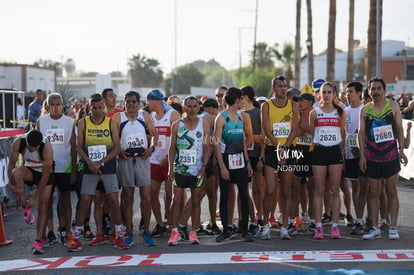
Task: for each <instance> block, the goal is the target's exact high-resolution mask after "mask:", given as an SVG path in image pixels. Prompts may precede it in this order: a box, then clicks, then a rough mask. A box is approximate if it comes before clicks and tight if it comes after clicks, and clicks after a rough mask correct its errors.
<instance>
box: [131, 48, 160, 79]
mask: <svg viewBox="0 0 414 275" xmlns="http://www.w3.org/2000/svg"><path fill="white" fill-rule="evenodd" d="M159 66H160V63H159V62H158V60H157V59H155V58H147V57H146V56H145V55H141V54H138V55H133V56H132V57H131V58H129V59H128V67H129V70H128V73H129V75H130V76H131V84H132V86H133V87H159V86H160V84H161V82H162V80H163V76H162V75H163V72H162V70H161V69H160V67H159Z"/></svg>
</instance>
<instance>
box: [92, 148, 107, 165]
mask: <svg viewBox="0 0 414 275" xmlns="http://www.w3.org/2000/svg"><path fill="white" fill-rule="evenodd" d="M88 156H89V159H90V160H91V161H96V162H99V161H101V160H103V159H104V157H106V146H105V145H95V146H88Z"/></svg>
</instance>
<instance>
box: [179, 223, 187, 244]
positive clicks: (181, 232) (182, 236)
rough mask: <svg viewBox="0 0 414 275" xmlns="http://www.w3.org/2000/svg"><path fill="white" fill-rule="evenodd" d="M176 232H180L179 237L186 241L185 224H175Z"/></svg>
mask: <svg viewBox="0 0 414 275" xmlns="http://www.w3.org/2000/svg"><path fill="white" fill-rule="evenodd" d="M177 230H178V233H180V237H181V239H182V240H184V241H188V231H187V226H184V227H181V226H177Z"/></svg>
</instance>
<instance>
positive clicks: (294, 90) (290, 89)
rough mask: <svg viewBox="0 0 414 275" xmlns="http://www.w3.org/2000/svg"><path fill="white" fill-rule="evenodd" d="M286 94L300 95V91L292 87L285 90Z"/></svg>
mask: <svg viewBox="0 0 414 275" xmlns="http://www.w3.org/2000/svg"><path fill="white" fill-rule="evenodd" d="M287 94H288V95H292V96H300V91H299V90H298V89H296V88H293V87H292V88H289V89H288V90H287Z"/></svg>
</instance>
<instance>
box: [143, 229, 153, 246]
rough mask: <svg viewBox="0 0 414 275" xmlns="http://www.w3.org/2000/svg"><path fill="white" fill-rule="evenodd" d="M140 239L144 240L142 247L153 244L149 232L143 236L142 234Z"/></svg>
mask: <svg viewBox="0 0 414 275" xmlns="http://www.w3.org/2000/svg"><path fill="white" fill-rule="evenodd" d="M142 238H143V239H144V245H145V246H154V245H155V242H154V240H153V239H152V237H151V232H149V231H146V232H144V234H142Z"/></svg>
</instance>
